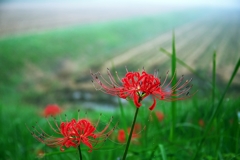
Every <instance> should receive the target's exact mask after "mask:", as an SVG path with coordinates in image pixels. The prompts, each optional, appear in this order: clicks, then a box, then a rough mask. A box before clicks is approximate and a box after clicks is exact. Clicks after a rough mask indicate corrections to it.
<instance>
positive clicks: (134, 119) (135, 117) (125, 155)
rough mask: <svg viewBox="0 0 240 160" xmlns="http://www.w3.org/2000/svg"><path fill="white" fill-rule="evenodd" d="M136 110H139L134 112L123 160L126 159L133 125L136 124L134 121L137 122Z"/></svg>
mask: <svg viewBox="0 0 240 160" xmlns="http://www.w3.org/2000/svg"><path fill="white" fill-rule="evenodd" d="M138 110H139V108H136V112H135V115H134V118H133V123H132V127H131V130H130V134H129V137H128V140H127V144H126V148H125V151H124V154H123V160H125V159H126V157H127V152H128V148H129V146H130V142H131V139H132V134H133V130H134V127H135V123H136V120H137V115H138Z"/></svg>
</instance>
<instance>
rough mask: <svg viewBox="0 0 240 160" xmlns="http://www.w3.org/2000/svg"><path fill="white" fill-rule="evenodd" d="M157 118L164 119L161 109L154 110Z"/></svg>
mask: <svg viewBox="0 0 240 160" xmlns="http://www.w3.org/2000/svg"><path fill="white" fill-rule="evenodd" d="M155 114H156V116H157V119H158V120H159V121H160V122H161V121H163V119H164V114H163V113H162V112H161V111H156V112H155Z"/></svg>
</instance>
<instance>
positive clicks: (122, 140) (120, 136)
mask: <svg viewBox="0 0 240 160" xmlns="http://www.w3.org/2000/svg"><path fill="white" fill-rule="evenodd" d="M130 129H131V128H130V127H129V128H127V133H128V134H129V133H130ZM140 131H141V125H140V124H136V125H135V126H134V129H133V134H132V139H131V140H132V141H134V140H137V139H138V138H140V137H141V136H140V134H139V132H140ZM117 139H118V141H119V142H120V143H125V142H126V135H125V131H124V130H123V129H120V130H118V137H117Z"/></svg>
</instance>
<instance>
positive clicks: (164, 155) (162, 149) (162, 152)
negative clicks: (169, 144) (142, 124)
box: [158, 144, 167, 160]
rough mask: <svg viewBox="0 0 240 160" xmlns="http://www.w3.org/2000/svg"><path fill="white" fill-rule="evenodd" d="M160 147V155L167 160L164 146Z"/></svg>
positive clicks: (163, 159)
mask: <svg viewBox="0 0 240 160" xmlns="http://www.w3.org/2000/svg"><path fill="white" fill-rule="evenodd" d="M158 147H159V149H160V153H161V155H162V160H167V156H166V153H165V149H164V146H163V145H162V144H159V145H158Z"/></svg>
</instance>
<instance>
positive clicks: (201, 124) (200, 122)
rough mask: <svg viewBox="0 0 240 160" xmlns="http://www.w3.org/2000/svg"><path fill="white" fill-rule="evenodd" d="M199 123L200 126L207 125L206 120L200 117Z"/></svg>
mask: <svg viewBox="0 0 240 160" xmlns="http://www.w3.org/2000/svg"><path fill="white" fill-rule="evenodd" d="M198 125H199V126H200V127H204V126H205V122H204V120H203V119H200V120H199V121H198Z"/></svg>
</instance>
